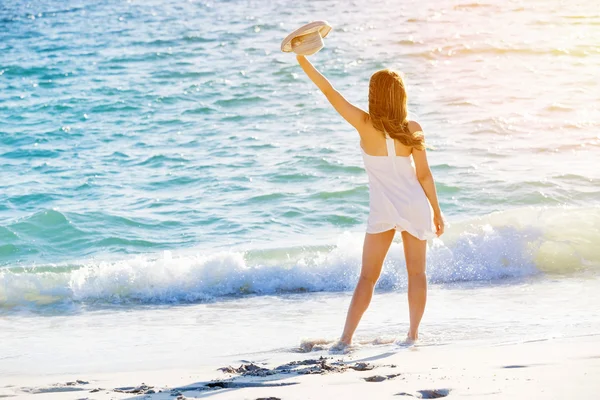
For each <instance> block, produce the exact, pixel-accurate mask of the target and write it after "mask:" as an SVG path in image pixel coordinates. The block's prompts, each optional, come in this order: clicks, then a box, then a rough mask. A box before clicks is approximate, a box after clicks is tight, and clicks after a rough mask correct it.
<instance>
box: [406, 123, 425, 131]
mask: <svg viewBox="0 0 600 400" xmlns="http://www.w3.org/2000/svg"><path fill="white" fill-rule="evenodd" d="M408 129H409V130H410V132H411V133H415V132H423V128H421V125H420V124H419V123H418V122H417V121H408Z"/></svg>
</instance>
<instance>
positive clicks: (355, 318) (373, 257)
mask: <svg viewBox="0 0 600 400" xmlns="http://www.w3.org/2000/svg"><path fill="white" fill-rule="evenodd" d="M395 233H396V231H395V230H393V229H392V230H389V231H385V232H381V233H376V234H370V233H367V234H365V242H364V245H363V255H362V268H361V271H360V278H359V280H358V284H357V285H356V289H354V295H353V296H352V302H350V307H349V308H348V315H347V316H346V325H345V326H344V333H342V337H341V338H340V342H339V343H340V344H343V345H348V344H350V343H351V342H352V336H354V331H355V330H356V327H357V326H358V323H359V322H360V319H361V318H362V316H363V314H364V312H365V311H366V310H367V307H369V303H371V298H372V297H373V289H375V284H376V283H377V280H378V279H379V275H380V274H381V267H382V266H383V261H384V260H385V256H386V254H387V252H388V250H389V249H390V245H391V244H392V240H393V239H394V234H395Z"/></svg>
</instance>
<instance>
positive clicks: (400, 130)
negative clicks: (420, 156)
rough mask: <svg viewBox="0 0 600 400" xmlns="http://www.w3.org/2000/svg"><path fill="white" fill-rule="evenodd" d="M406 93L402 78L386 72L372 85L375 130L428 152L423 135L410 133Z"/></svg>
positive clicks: (371, 111)
mask: <svg viewBox="0 0 600 400" xmlns="http://www.w3.org/2000/svg"><path fill="white" fill-rule="evenodd" d="M406 102H407V96H406V90H405V88H404V81H403V80H402V77H401V76H400V74H398V73H397V72H395V71H392V70H390V69H382V70H380V71H377V72H375V73H374V74H373V75H372V76H371V81H370V82H369V117H370V118H371V123H372V124H373V127H374V128H375V129H377V130H378V131H381V132H382V133H383V134H385V132H387V134H388V135H390V137H392V138H394V139H398V141H400V143H402V144H403V145H405V146H409V147H414V148H415V149H417V150H423V149H425V138H424V137H423V132H421V131H417V132H412V133H411V132H410V129H408V119H407V117H408V112H407V110H406Z"/></svg>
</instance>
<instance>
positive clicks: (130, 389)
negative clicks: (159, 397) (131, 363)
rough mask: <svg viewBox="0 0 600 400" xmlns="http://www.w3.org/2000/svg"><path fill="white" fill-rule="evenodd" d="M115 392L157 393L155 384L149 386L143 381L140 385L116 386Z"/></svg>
mask: <svg viewBox="0 0 600 400" xmlns="http://www.w3.org/2000/svg"><path fill="white" fill-rule="evenodd" d="M113 392H118V393H132V394H153V393H156V392H155V391H154V386H148V385H146V384H145V383H142V384H141V385H139V386H125V387H120V388H114V389H113Z"/></svg>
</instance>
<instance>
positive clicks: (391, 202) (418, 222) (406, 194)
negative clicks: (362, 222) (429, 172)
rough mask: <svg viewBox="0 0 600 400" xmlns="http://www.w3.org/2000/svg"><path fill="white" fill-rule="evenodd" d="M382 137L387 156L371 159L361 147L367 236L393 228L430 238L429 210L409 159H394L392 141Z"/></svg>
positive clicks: (429, 206)
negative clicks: (366, 179) (366, 195)
mask: <svg viewBox="0 0 600 400" xmlns="http://www.w3.org/2000/svg"><path fill="white" fill-rule="evenodd" d="M385 136H386V138H385V142H386V146H387V154H388V155H387V156H371V155H369V154H367V153H365V151H364V150H362V146H361V150H362V153H363V160H364V164H365V169H366V170H367V175H368V176H369V207H370V212H369V219H368V221H367V233H380V232H385V231H388V230H390V229H395V230H397V231H399V232H402V231H407V232H408V233H410V234H411V235H413V236H414V237H416V238H418V239H421V240H427V239H433V238H435V237H436V234H435V227H434V225H433V210H432V208H431V205H430V204H429V200H428V199H427V196H426V195H425V191H424V190H423V187H422V186H421V184H420V183H419V180H418V179H417V173H416V170H415V166H414V162H413V159H412V156H410V155H409V156H407V157H404V156H397V155H396V149H395V146H394V139H393V138H391V137H390V136H389V135H387V134H386V135H385Z"/></svg>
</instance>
